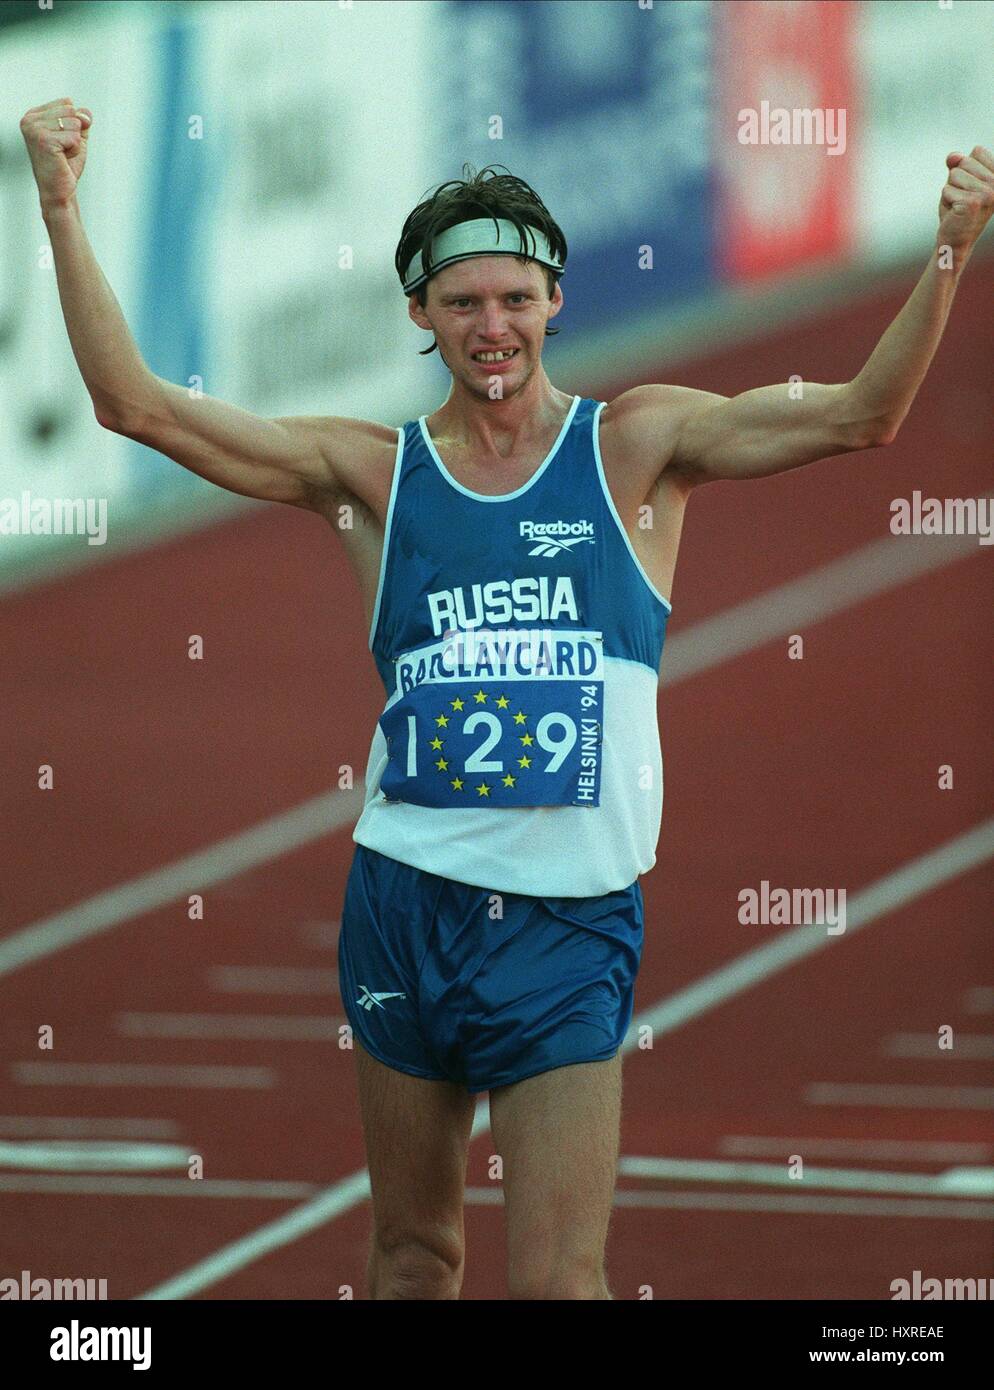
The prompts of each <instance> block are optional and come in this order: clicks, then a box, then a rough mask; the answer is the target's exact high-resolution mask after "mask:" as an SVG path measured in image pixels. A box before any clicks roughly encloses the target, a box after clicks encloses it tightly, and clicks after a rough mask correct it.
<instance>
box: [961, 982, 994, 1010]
mask: <svg viewBox="0 0 994 1390" xmlns="http://www.w3.org/2000/svg"><path fill="white" fill-rule="evenodd" d="M964 1008H965V1010H966V1012H967V1013H968V1014H994V989H989V988H988V987H987V986H986V985H978V986H977V987H976V989H971V990H967V994H966V1000H965V1002H964Z"/></svg>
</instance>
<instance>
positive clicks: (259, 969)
mask: <svg viewBox="0 0 994 1390" xmlns="http://www.w3.org/2000/svg"><path fill="white" fill-rule="evenodd" d="M207 983H208V984H209V986H210V988H211V989H213V990H217V991H219V992H220V993H221V994H337V992H338V971H337V970H319V969H316V968H314V967H311V966H290V965H284V966H280V965H212V966H211V968H210V969H209V970H208V971H207Z"/></svg>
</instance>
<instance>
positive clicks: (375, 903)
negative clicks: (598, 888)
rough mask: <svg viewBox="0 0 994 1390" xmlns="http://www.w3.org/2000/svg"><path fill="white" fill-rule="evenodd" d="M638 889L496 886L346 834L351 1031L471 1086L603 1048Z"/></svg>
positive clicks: (392, 1055) (343, 978)
mask: <svg viewBox="0 0 994 1390" xmlns="http://www.w3.org/2000/svg"><path fill="white" fill-rule="evenodd" d="M642 910H643V903H642V889H641V886H640V885H639V882H638V880H636V881H635V882H634V883H633V884H631V886H630V887H628V888H624V889H622V890H620V891H619V892H616V893H607V894H605V895H604V896H603V897H598V898H536V897H531V896H529V895H527V894H522V893H495V892H494V891H493V890H491V889H488V888H475V887H473V886H471V885H470V884H467V883H458V882H456V881H454V880H453V879H448V878H441V877H439V876H438V875H437V874H429V873H424V872H423V871H422V870H421V869H415V868H412V867H411V866H410V865H409V864H401V863H399V862H398V861H397V860H396V859H390V858H388V857H387V856H386V855H383V854H379V853H378V852H377V851H376V850H371V849H367V848H366V847H365V846H364V845H359V844H357V845H356V850H355V857H354V858H353V860H352V868H351V870H350V871H349V878H348V883H347V885H346V889H345V905H344V908H343V911H342V925H341V932H340V934H339V939H338V968H339V984H340V989H341V995H342V1002H343V1004H344V1006H345V1012H346V1015H347V1017H348V1020H349V1023H350V1024H351V1026H352V1031H353V1035H354V1036H355V1037H356V1038H357V1039H358V1040H359V1042H360V1043H361V1044H362V1046H363V1047H364V1048H365V1049H366V1051H367V1052H370V1053H371V1054H372V1055H373V1056H374V1057H376V1058H377V1059H378V1060H379V1061H381V1062H384V1063H385V1064H386V1065H387V1066H388V1067H393V1068H394V1069H395V1070H397V1071H402V1072H407V1073H408V1074H409V1075H410V1076H422V1077H427V1078H429V1079H431V1080H435V1081H443V1080H444V1081H455V1082H458V1083H459V1084H461V1085H464V1086H466V1087H467V1088H468V1090H470V1091H472V1092H476V1091H489V1090H491V1089H492V1088H493V1087H495V1086H509V1085H511V1084H512V1083H513V1082H515V1081H523V1080H524V1079H525V1077H528V1076H535V1075H537V1073H539V1072H543V1071H549V1070H551V1069H552V1068H553V1067H565V1066H569V1065H571V1064H572V1063H575V1062H599V1061H604V1060H605V1059H606V1058H609V1057H613V1056H614V1055H615V1053H616V1052H617V1051H618V1049H619V1047H620V1046H621V1043H622V1042H623V1040H624V1037H625V1033H626V1032H627V1030H628V1025H629V1023H630V1022H631V1017H632V1005H633V1000H634V989H635V976H636V975H637V973H638V968H639V963H640V960H641V956H642Z"/></svg>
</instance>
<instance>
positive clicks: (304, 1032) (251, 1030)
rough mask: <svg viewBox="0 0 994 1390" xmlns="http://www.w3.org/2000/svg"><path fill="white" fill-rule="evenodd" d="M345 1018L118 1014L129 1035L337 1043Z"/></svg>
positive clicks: (122, 1030) (117, 1020)
mask: <svg viewBox="0 0 994 1390" xmlns="http://www.w3.org/2000/svg"><path fill="white" fill-rule="evenodd" d="M344 1023H345V1019H344V1018H328V1017H320V1016H317V1015H315V1016H305V1015H301V1016H299V1017H294V1016H292V1015H287V1016H283V1015H278V1014H138V1013H124V1014H118V1015H117V1017H116V1018H115V1020H114V1027H115V1029H116V1031H117V1032H118V1033H120V1034H121V1035H122V1036H123V1037H126V1038H227V1039H234V1040H236V1041H238V1042H254V1041H257V1040H259V1039H264V1040H266V1041H267V1042H336V1041H337V1040H338V1030H339V1028H340V1027H341V1026H342V1025H343V1024H344Z"/></svg>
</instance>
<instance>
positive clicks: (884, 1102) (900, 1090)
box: [804, 1081, 994, 1110]
mask: <svg viewBox="0 0 994 1390" xmlns="http://www.w3.org/2000/svg"><path fill="white" fill-rule="evenodd" d="M804 1099H805V1102H806V1103H807V1104H808V1105H879V1106H890V1107H894V1106H897V1107H898V1108H903V1109H914V1110H994V1086H886V1085H879V1084H866V1085H864V1084H863V1083H862V1082H849V1081H843V1082H834V1081H816V1082H814V1083H812V1085H810V1086H809V1087H808V1088H807V1090H806V1091H805V1093H804Z"/></svg>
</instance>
